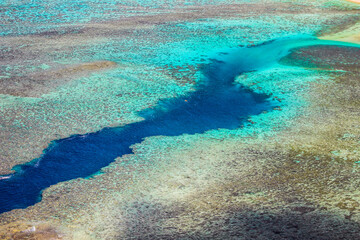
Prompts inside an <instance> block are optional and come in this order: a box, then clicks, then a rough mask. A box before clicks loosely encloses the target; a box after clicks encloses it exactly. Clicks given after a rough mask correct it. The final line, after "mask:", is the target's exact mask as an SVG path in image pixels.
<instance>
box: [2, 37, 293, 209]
mask: <svg viewBox="0 0 360 240" xmlns="http://www.w3.org/2000/svg"><path fill="white" fill-rule="evenodd" d="M289 42H290V43H291V41H290V40H286V41H284V40H281V41H273V42H269V43H267V44H263V45H261V46H257V47H252V48H245V47H244V48H237V49H233V50H230V51H229V52H225V53H222V54H219V56H217V57H215V59H213V60H212V62H211V63H210V64H208V65H207V66H205V67H204V68H203V70H202V71H203V75H204V80H203V82H201V83H199V85H198V87H197V89H196V91H194V92H192V93H189V94H188V95H187V96H184V97H179V98H175V99H166V100H162V101H161V102H160V103H159V104H158V105H157V106H156V107H155V108H152V109H147V110H145V111H142V112H140V113H139V115H140V116H142V117H144V119H145V120H144V121H141V122H137V123H133V124H129V125H126V126H124V127H117V128H105V129H103V130H101V131H99V132H95V133H90V134H86V135H75V136H72V137H69V138H65V139H61V140H56V141H53V142H52V144H51V145H50V146H49V147H48V148H47V149H46V150H45V151H44V153H43V155H42V156H41V157H40V158H39V159H36V160H34V161H32V162H31V163H29V164H25V165H21V166H18V167H17V168H16V170H17V171H16V173H15V174H14V175H13V176H11V177H10V178H9V179H2V180H0V213H2V212H6V211H10V210H12V209H16V208H26V207H28V206H30V205H33V204H35V203H37V202H38V201H40V200H41V191H42V190H44V189H45V188H47V187H49V186H50V185H53V184H56V183H58V182H62V181H68V180H70V179H74V178H79V177H88V176H90V175H92V174H94V173H96V172H98V171H99V170H100V169H101V168H102V167H105V166H107V165H108V164H109V163H111V162H112V161H114V159H115V158H117V157H119V156H122V155H124V154H129V153H132V150H131V149H130V148H129V147H130V146H131V145H133V144H135V143H140V142H141V141H142V140H143V139H144V138H145V137H149V136H157V135H164V136H178V135H181V134H195V133H203V132H205V131H208V130H212V129H219V128H226V129H236V128H238V127H239V126H240V125H241V124H242V123H243V122H244V121H245V120H246V119H247V117H248V116H249V115H255V114H259V113H261V112H262V111H264V110H269V109H270V108H271V107H272V106H271V103H270V102H269V101H268V100H267V96H265V95H261V94H256V93H254V92H251V91H249V90H247V89H245V88H243V87H241V86H239V85H235V84H234V83H233V81H234V78H235V77H236V76H237V75H239V74H241V73H243V72H249V71H256V70H260V69H262V68H264V67H269V66H270V65H272V64H274V63H276V61H277V60H279V59H280V58H281V57H282V56H284V55H286V54H287V53H288V47H286V46H288V45H289Z"/></svg>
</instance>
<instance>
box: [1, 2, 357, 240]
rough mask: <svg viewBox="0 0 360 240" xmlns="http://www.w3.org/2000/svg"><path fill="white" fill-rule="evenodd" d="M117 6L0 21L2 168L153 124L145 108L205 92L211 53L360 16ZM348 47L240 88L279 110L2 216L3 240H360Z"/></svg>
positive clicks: (303, 55)
mask: <svg viewBox="0 0 360 240" xmlns="http://www.w3.org/2000/svg"><path fill="white" fill-rule="evenodd" d="M91 3H92V4H93V5H91V4H90V2H89V6H88V8H87V7H86V6H83V7H80V9H82V10H84V11H85V10H86V9H89V8H90V10H86V11H90V12H92V11H94V10H91V7H93V6H96V4H99V3H98V2H97V1H91ZM106 6H107V8H103V9H105V10H104V11H100V10H99V9H98V10H97V11H100V12H97V11H95V12H94V13H93V14H95V17H94V18H93V19H77V20H76V21H75V20H74V19H72V18H71V17H74V16H75V15H76V13H78V12H77V11H78V10H77V9H76V10H73V11H70V12H69V13H63V15H56V14H54V15H51V16H68V18H69V19H68V18H66V21H69V22H71V24H70V23H69V22H64V23H61V24H60V23H58V22H54V24H53V25H49V24H48V23H47V22H46V24H45V23H41V22H40V23H38V22H35V23H34V22H32V19H31V18H30V20H29V19H25V20H24V21H25V23H27V24H28V25H29V26H30V27H27V28H22V27H19V28H15V27H13V25H11V26H10V25H7V24H9V23H10V20H8V21H9V23H4V24H3V25H2V26H3V27H4V29H5V30H4V32H3V33H2V35H3V36H2V37H1V39H0V41H1V43H2V44H3V45H2V46H4V47H2V50H1V53H2V57H1V61H2V66H3V67H2V70H1V71H2V78H1V79H2V80H3V81H1V89H3V90H2V92H1V93H2V95H1V103H2V104H1V111H2V113H1V114H2V116H3V117H2V118H1V126H2V131H1V134H2V136H1V137H2V140H1V151H2V152H1V169H2V173H4V174H7V173H9V171H10V169H11V167H12V166H15V165H17V164H21V163H25V162H29V161H31V160H32V159H34V158H36V157H38V156H39V155H40V154H41V152H42V150H44V149H45V148H46V147H47V144H48V143H49V142H50V141H51V140H54V139H60V138H66V137H69V136H70V135H72V134H84V133H89V132H94V131H97V130H99V129H101V128H103V127H109V126H123V125H126V124H129V123H134V122H140V121H141V120H143V119H142V118H141V117H139V115H137V114H136V113H137V112H138V111H140V110H143V109H147V108H149V107H152V106H155V105H156V104H157V103H158V101H159V100H160V99H165V98H177V97H181V96H186V94H188V93H191V92H194V90H195V86H196V85H197V84H198V83H199V81H200V79H201V78H202V76H201V75H202V74H201V71H200V70H201V69H202V68H203V67H204V66H207V65H208V64H209V62H210V61H211V59H212V58H213V57H214V54H217V53H219V52H226V50H228V49H229V48H236V47H238V46H239V45H241V46H252V45H258V44H261V43H263V42H266V41H268V40H273V39H278V38H284V37H287V36H294V35H305V34H306V35H313V36H317V35H318V36H319V35H324V36H327V35H330V34H336V33H337V30H336V28H339V29H342V30H343V29H344V26H346V28H352V27H353V26H356V24H357V23H356V22H357V21H354V20H353V19H356V18H358V17H359V8H358V6H357V5H356V4H352V3H346V2H345V1H316V2H313V1H292V2H288V1H283V2H282V1H238V2H235V3H234V2H233V3H232V4H227V3H226V1H218V2H217V1H214V2H212V3H211V4H203V3H202V2H200V1H199V2H192V3H189V5H182V4H180V3H178V2H175V3H173V4H171V3H169V2H166V3H158V5H157V4H154V3H152V2H150V1H149V2H147V1H145V2H141V3H139V4H137V5H136V6H134V5H133V4H131V2H129V3H127V4H124V5H120V4H118V5H116V4H115V5H106ZM8 8H9V9H11V8H13V6H8ZM33 8H35V9H36V7H34V6H33ZM25 9H28V10H26V11H32V10H31V9H32V8H31V7H29V8H25ZM29 9H30V10H29ZM124 9H126V11H125V12H124ZM70 10H71V9H70ZM23 11H25V10H23ZM79 11H80V10H79ZM86 11H85V12H86ZM45 12H46V11H45ZM67 14H68V15H67ZM96 14H99V15H96ZM80 15H81V14H80ZM10 16H12V15H11V14H10ZM81 16H83V15H81ZM98 16H101V20H100V18H97V17H98ZM44 18H46V16H44ZM48 18H51V17H48ZM3 19H4V18H3ZM55 19H57V17H56V18H54V21H55ZM26 21H28V22H26ZM349 22H350V23H351V24H350V25H349ZM21 24H22V25H24V23H21ZM25 25H26V24H25ZM44 26H47V27H49V28H51V29H50V30H49V29H46V28H45V27H44ZM7 28H8V29H7ZM10 30H11V31H10ZM327 31H331V32H330V33H329V32H327ZM338 32H339V31H338ZM342 40H343V39H342ZM351 42H353V41H351ZM335 45H336V44H334V45H331V44H328V45H319V46H310V47H309V46H307V47H302V48H301V47H300V48H296V49H293V50H292V53H291V54H290V55H288V56H286V57H284V58H283V59H281V60H280V61H279V63H278V64H275V65H273V66H271V67H267V68H264V69H261V71H255V72H247V73H245V74H242V75H240V76H239V77H237V78H236V80H235V81H236V83H238V84H241V85H242V86H245V87H247V88H248V89H250V90H252V91H254V92H255V93H261V94H267V95H271V99H272V101H274V102H275V103H276V106H274V108H273V109H272V111H266V112H263V113H262V114H258V115H254V116H249V118H248V119H247V120H246V122H245V123H244V124H243V125H242V126H239V128H236V129H232V130H229V129H215V130H211V131H208V132H205V133H203V134H195V135H194V134H192V135H189V134H184V135H180V136H154V137H149V138H146V139H145V140H144V141H143V142H141V143H138V144H135V145H134V146H133V152H134V154H132V155H125V156H123V157H121V158H117V159H116V161H114V162H113V163H111V164H110V165H109V166H108V167H105V168H103V169H102V174H99V175H94V176H92V177H91V178H87V179H83V178H78V179H73V180H71V181H67V182H62V183H59V184H56V185H53V186H51V187H50V188H47V189H46V190H44V191H43V199H42V201H40V202H39V203H37V204H35V205H34V206H31V207H28V208H26V209H16V210H12V211H11V212H7V213H4V214H2V215H0V222H1V233H0V236H1V238H4V239H7V238H8V239H23V238H26V237H27V238H29V237H33V238H39V239H41V237H42V238H43V239H49V238H58V239H144V238H150V239H156V238H158V239H167V238H171V239H193V238H198V239H207V238H211V239H224V238H227V239H239V238H240V239H241V238H243V239H251V238H253V239H291V238H295V239H306V238H307V239H356V238H357V237H358V235H359V232H360V227H359V223H360V220H359V219H360V215H359V210H360V209H359V201H360V193H359V192H358V190H357V186H358V184H359V169H358V159H359V145H360V137H359V136H360V132H359V127H358V126H359V115H360V112H359V110H358V109H360V108H359V104H360V103H359V100H358V99H359V72H358V69H359V60H358V56H359V53H360V52H359V50H358V49H357V48H354V47H344V46H335ZM94 62H98V63H101V64H99V66H97V67H84V66H87V65H86V64H88V63H94ZM103 63H104V64H103ZM107 63H109V64H107ZM98 70H101V71H99V72H98ZM71 75H74V76H71ZM41 76H45V77H41ZM62 78H63V79H62ZM70 78H71V81H69V80H70ZM6 80H8V81H11V82H12V83H13V82H14V81H16V82H18V83H17V84H13V85H11V84H10V85H9V86H11V88H7V86H8V84H9V83H8V82H7V81H6ZM23 89H26V91H25V90H23ZM20 149H21V150H20ZM330 229H331V230H330Z"/></svg>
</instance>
